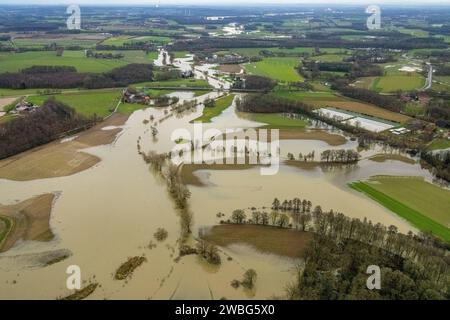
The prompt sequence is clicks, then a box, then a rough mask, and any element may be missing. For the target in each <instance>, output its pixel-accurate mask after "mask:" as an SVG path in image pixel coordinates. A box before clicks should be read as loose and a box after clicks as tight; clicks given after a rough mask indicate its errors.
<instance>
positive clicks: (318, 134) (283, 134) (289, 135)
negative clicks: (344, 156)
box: [280, 129, 347, 146]
mask: <svg viewBox="0 0 450 320" xmlns="http://www.w3.org/2000/svg"><path fill="white" fill-rule="evenodd" d="M280 140H320V141H324V142H326V143H328V144H329V145H330V146H340V145H343V144H345V143H346V142H347V139H345V137H344V136H341V135H338V134H332V133H329V132H327V131H324V130H311V131H304V130H290V129H283V130H280Z"/></svg>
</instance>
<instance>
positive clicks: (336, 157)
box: [320, 149, 359, 163]
mask: <svg viewBox="0 0 450 320" xmlns="http://www.w3.org/2000/svg"><path fill="white" fill-rule="evenodd" d="M320 159H321V160H322V161H324V162H326V163H330V162H332V163H354V162H357V161H358V160H359V153H358V152H357V151H355V150H351V149H347V150H345V149H339V150H325V151H323V152H322V153H321V154H320Z"/></svg>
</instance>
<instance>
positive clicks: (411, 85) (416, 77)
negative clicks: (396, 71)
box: [372, 73, 425, 92]
mask: <svg viewBox="0 0 450 320" xmlns="http://www.w3.org/2000/svg"><path fill="white" fill-rule="evenodd" d="M424 85H425V78H424V77H422V76H421V75H420V74H417V73H414V74H412V75H410V76H408V75H389V76H383V77H379V78H377V79H375V80H374V82H373V88H372V89H373V90H375V91H377V92H395V91H398V90H403V91H413V90H416V89H420V88H422V87H423V86H424Z"/></svg>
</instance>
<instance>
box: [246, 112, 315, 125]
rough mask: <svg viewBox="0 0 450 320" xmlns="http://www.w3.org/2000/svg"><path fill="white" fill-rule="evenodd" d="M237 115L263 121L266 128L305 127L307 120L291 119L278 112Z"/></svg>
mask: <svg viewBox="0 0 450 320" xmlns="http://www.w3.org/2000/svg"><path fill="white" fill-rule="evenodd" d="M238 115H239V116H240V117H242V118H245V119H248V120H250V121H255V122H260V123H265V124H266V125H265V126H264V128H267V129H293V128H305V127H306V126H307V125H308V121H307V120H305V119H292V118H288V117H285V116H284V115H283V114H280V113H244V112H239V113H238Z"/></svg>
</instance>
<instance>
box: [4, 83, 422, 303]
mask: <svg viewBox="0 0 450 320" xmlns="http://www.w3.org/2000/svg"><path fill="white" fill-rule="evenodd" d="M219 95H220V93H218V92H213V93H209V94H207V95H204V96H201V97H197V98H196V99H197V100H198V101H199V102H201V101H203V100H205V99H206V98H208V97H217V96H219ZM193 96H194V95H193V93H180V99H181V100H190V99H193ZM234 108H235V106H234V105H233V106H231V107H230V108H228V109H227V110H225V112H224V113H222V114H221V115H220V116H218V117H217V118H215V119H213V122H212V123H210V124H206V125H205V127H210V128H212V127H215V128H219V129H221V128H235V127H238V128H248V127H257V126H260V125H261V124H259V123H254V122H251V121H248V120H245V119H240V118H239V117H237V116H236V114H235V110H234ZM164 110H165V108H161V109H155V108H148V109H146V110H140V111H136V112H134V113H133V114H132V115H131V116H130V117H129V119H128V120H127V121H126V123H125V124H124V125H123V126H122V127H121V129H122V131H121V132H120V133H119V135H118V136H117V138H116V139H115V140H114V141H113V142H112V143H111V144H106V145H99V146H95V147H89V148H86V149H83V150H82V151H83V152H84V153H87V154H90V155H92V156H94V157H98V158H99V159H101V161H100V162H98V163H97V164H96V165H95V166H93V167H91V168H89V169H87V170H84V171H81V172H78V173H76V174H73V175H70V176H64V177H55V178H47V179H38V180H32V181H13V180H5V179H3V180H0V203H1V204H2V205H4V206H10V205H14V204H17V203H19V202H21V201H24V200H26V199H31V198H33V197H35V196H37V195H42V194H59V197H58V199H57V200H56V201H55V202H54V204H53V208H52V212H51V218H50V227H51V231H52V233H53V234H54V238H53V239H52V240H51V241H48V242H38V241H32V240H21V241H19V242H17V243H16V244H15V245H14V246H13V247H12V248H11V249H10V250H8V251H6V252H3V253H1V254H0V299H18V298H22V299H54V298H57V297H64V296H67V295H70V294H71V293H73V292H72V291H69V290H68V289H67V288H66V279H67V276H68V275H67V274H66V269H67V267H68V266H70V265H78V266H79V267H80V268H81V272H82V279H83V280H84V284H85V285H86V284H87V283H88V281H89V280H94V279H95V282H97V283H99V284H100V285H99V287H98V288H97V289H96V290H95V291H94V293H93V294H92V295H90V296H89V297H88V299H118V298H124V299H131V298H137V299H152V298H153V299H212V298H213V299H220V298H222V297H226V298H228V299H232V298H235V299H252V298H256V299H264V298H269V297H272V296H273V295H278V296H280V295H282V294H283V293H284V289H285V286H286V285H287V284H288V283H289V282H290V281H292V280H293V279H294V275H295V272H296V266H297V264H298V263H299V260H298V259H293V258H288V257H281V256H277V255H274V254H267V253H262V252H258V251H257V250H256V249H255V248H252V247H250V246H248V245H244V244H233V245H231V246H228V247H225V248H221V250H222V252H221V255H222V264H221V265H220V266H211V265H209V264H207V263H206V262H204V261H203V260H201V259H200V258H199V257H198V256H195V255H190V256H185V257H182V258H181V259H176V258H177V256H178V245H179V242H178V238H179V235H180V221H179V217H178V215H177V213H176V210H175V209H174V204H173V202H172V200H171V199H170V197H169V196H168V194H167V191H166V186H165V184H164V182H163V181H160V179H159V178H157V177H155V176H154V174H153V173H152V172H151V171H150V170H149V168H148V165H147V164H146V163H145V162H144V161H143V160H142V157H141V156H140V155H139V154H138V151H137V140H138V139H139V137H140V138H141V145H142V150H143V151H144V152H147V151H150V150H154V151H156V152H158V153H163V152H168V151H169V150H171V148H173V147H174V146H175V143H174V142H173V141H170V140H169V137H170V135H171V133H172V131H173V130H174V129H179V128H186V129H187V130H189V131H192V130H193V124H191V123H190V121H191V120H193V119H195V118H197V117H199V116H200V115H201V113H202V106H198V108H197V110H196V111H195V112H192V113H190V114H185V115H184V116H173V117H169V118H167V119H166V120H164V121H162V122H161V123H159V124H158V125H157V129H158V131H159V133H158V135H157V137H156V139H154V138H152V132H151V130H150V124H148V123H147V124H145V123H146V121H144V120H145V119H150V117H151V116H153V117H154V118H155V119H161V118H164V117H165V113H164ZM105 126H106V124H105ZM108 129H110V128H108ZM340 147H342V146H340ZM344 147H345V148H356V143H354V142H351V141H347V142H346V143H345V145H344ZM325 148H339V147H338V146H329V145H327V144H326V143H325V142H324V141H314V140H286V141H283V142H282V143H281V155H282V157H283V154H286V152H295V153H297V154H298V152H303V153H307V152H310V151H312V150H315V151H316V152H319V151H320V150H323V149H325ZM377 153H379V150H372V151H369V152H367V154H366V156H369V155H370V154H372V155H373V154H377ZM194 174H196V175H198V177H199V179H201V180H202V181H205V182H206V183H207V186H206V187H204V186H203V187H200V186H189V189H190V191H191V192H192V196H191V199H190V200H189V203H190V208H191V210H192V212H193V213H194V222H193V236H194V237H196V236H197V235H198V231H199V229H200V228H203V227H208V226H212V225H215V224H217V223H218V220H219V218H217V217H216V214H217V213H218V212H223V213H225V214H227V215H229V214H230V213H231V211H232V210H234V209H237V208H248V207H250V206H255V207H262V206H269V205H270V204H271V202H272V199H273V198H274V197H278V198H282V199H285V198H286V199H289V198H294V197H300V198H302V199H304V198H306V199H309V200H311V201H312V202H313V204H315V205H319V204H320V205H321V206H322V207H323V208H324V209H334V210H338V211H342V212H344V213H345V214H346V215H348V216H351V217H359V218H364V217H367V218H368V219H371V220H372V221H374V222H382V223H384V224H388V225H389V224H395V225H396V226H398V227H399V229H400V231H403V232H406V231H408V230H412V228H411V227H410V226H409V225H408V223H407V222H406V221H404V220H402V219H400V218H398V217H396V216H395V215H394V214H392V213H391V212H389V211H387V210H386V209H384V208H383V207H381V206H379V205H378V204H376V203H374V202H371V201H370V200H368V199H367V198H365V197H364V196H362V195H360V194H358V193H356V192H353V191H352V190H350V189H349V188H348V187H347V185H346V183H347V182H349V181H353V180H355V179H361V178H365V177H368V176H371V175H374V174H393V175H420V176H424V177H425V178H427V179H431V177H430V176H429V174H428V173H427V172H426V171H423V170H421V169H420V168H419V166H418V165H416V164H408V163H404V162H399V161H390V160H387V161H385V162H382V163H380V162H375V161H370V160H363V161H361V163H360V164H358V165H357V166H356V167H351V168H341V169H339V170H338V169H336V170H333V171H327V170H324V169H322V168H313V169H312V170H311V169H310V170H304V169H301V168H297V167H292V166H288V165H282V166H281V167H280V171H279V173H278V174H277V175H274V176H261V175H260V171H259V168H257V167H251V168H245V169H243V170H221V171H214V170H208V169H206V170H200V171H196V172H195V173H194ZM158 228H164V229H166V230H167V231H168V237H167V239H166V240H165V241H163V242H157V243H156V242H155V241H154V239H153V234H154V233H155V231H156V230H157V229H158ZM151 242H153V243H154V244H156V247H154V246H149V245H150V243H151ZM191 242H192V240H191ZM61 250H64V252H70V256H69V257H68V258H67V259H65V260H63V261H60V262H58V263H54V264H51V265H49V266H42V265H40V264H39V263H38V261H37V260H38V259H37V258H36V263H35V264H34V265H33V259H31V258H30V259H27V262H26V263H24V259H21V257H39V255H41V254H48V253H49V252H59V251H61ZM133 256H144V257H145V258H146V259H147V262H145V263H143V264H142V265H141V266H140V267H139V268H137V269H136V270H135V271H134V273H133V275H132V278H131V279H129V280H128V281H127V282H124V281H118V280H114V273H115V271H116V270H117V268H118V267H119V266H121V265H122V264H123V263H124V262H126V261H127V260H128V258H129V257H133ZM227 256H230V257H232V260H228V259H227ZM249 268H253V269H255V270H256V272H257V274H258V280H257V284H256V288H255V290H253V291H252V292H248V291H245V290H243V289H242V288H240V289H233V288H232V287H231V285H230V282H231V281H232V280H234V279H241V277H242V275H243V273H244V272H245V271H246V270H247V269H249Z"/></svg>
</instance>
